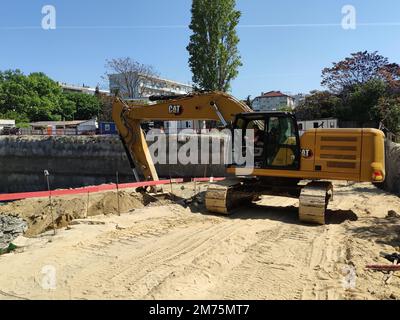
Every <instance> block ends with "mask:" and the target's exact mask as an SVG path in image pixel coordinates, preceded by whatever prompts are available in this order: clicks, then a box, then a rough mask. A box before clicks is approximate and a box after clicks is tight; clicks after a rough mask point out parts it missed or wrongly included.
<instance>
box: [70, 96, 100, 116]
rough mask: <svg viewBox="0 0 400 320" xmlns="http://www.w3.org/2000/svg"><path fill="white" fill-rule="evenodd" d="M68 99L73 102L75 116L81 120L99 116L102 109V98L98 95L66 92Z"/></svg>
mask: <svg viewBox="0 0 400 320" xmlns="http://www.w3.org/2000/svg"><path fill="white" fill-rule="evenodd" d="M64 96H65V98H66V100H67V101H69V102H70V103H72V104H73V110H75V114H74V118H75V119H80V120H86V119H91V118H93V117H95V116H98V114H99V112H100V111H101V105H100V100H99V99H98V98H97V97H96V96H92V95H89V94H85V93H64Z"/></svg>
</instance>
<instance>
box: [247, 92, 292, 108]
mask: <svg viewBox="0 0 400 320" xmlns="http://www.w3.org/2000/svg"><path fill="white" fill-rule="evenodd" d="M294 102H295V99H294V98H293V97H291V96H289V95H287V94H284V93H282V92H280V91H270V92H266V93H261V96H259V97H256V98H254V100H253V102H252V108H253V110H254V111H278V110H279V109H281V108H294V105H295V103H294Z"/></svg>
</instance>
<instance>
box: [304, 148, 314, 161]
mask: <svg viewBox="0 0 400 320" xmlns="http://www.w3.org/2000/svg"><path fill="white" fill-rule="evenodd" d="M301 156H302V157H303V158H306V159H307V158H311V157H312V156H313V153H312V151H311V150H310V149H301Z"/></svg>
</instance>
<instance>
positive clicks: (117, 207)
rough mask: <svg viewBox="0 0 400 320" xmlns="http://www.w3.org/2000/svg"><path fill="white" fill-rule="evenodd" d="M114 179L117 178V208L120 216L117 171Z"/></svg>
mask: <svg viewBox="0 0 400 320" xmlns="http://www.w3.org/2000/svg"><path fill="white" fill-rule="evenodd" d="M116 178H117V208H118V215H119V216H120V215H121V212H120V210H119V177H118V171H117V172H116Z"/></svg>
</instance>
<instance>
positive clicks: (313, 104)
mask: <svg viewBox="0 0 400 320" xmlns="http://www.w3.org/2000/svg"><path fill="white" fill-rule="evenodd" d="M340 105H341V100H340V98H339V97H337V96H336V95H334V94H332V93H330V92H329V91H311V92H310V94H309V95H308V96H306V97H305V99H304V100H303V101H302V102H301V103H300V104H299V106H297V107H296V109H295V113H296V117H297V118H298V119H301V120H314V119H322V118H331V117H336V116H337V111H338V109H339V108H340Z"/></svg>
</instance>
